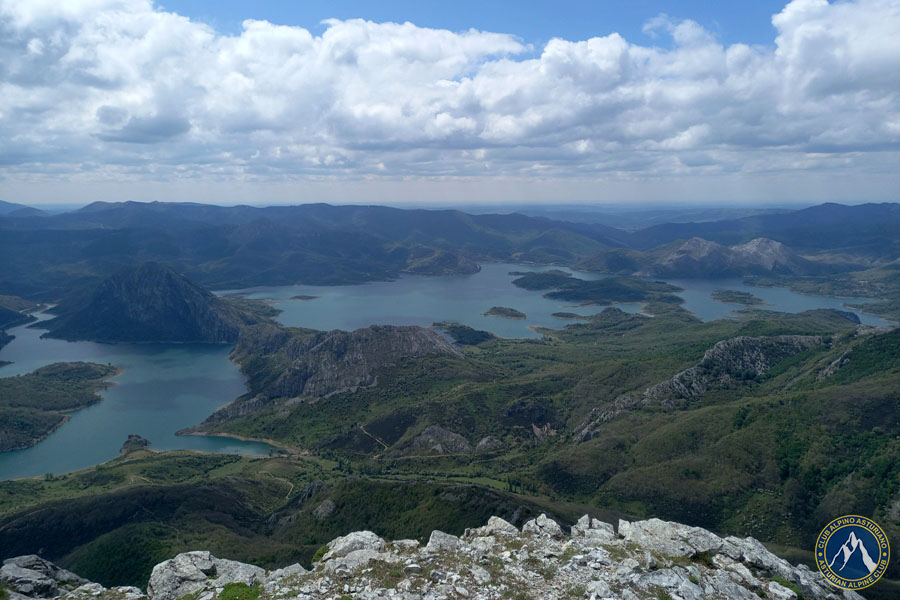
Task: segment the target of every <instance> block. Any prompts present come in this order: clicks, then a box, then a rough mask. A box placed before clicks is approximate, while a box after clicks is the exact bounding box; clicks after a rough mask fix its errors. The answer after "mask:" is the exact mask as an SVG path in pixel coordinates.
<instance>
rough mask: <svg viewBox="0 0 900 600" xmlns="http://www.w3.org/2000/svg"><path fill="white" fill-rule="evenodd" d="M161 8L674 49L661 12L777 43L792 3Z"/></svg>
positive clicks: (742, 38) (737, 37)
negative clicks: (657, 34) (662, 29)
mask: <svg viewBox="0 0 900 600" xmlns="http://www.w3.org/2000/svg"><path fill="white" fill-rule="evenodd" d="M157 4H158V5H159V6H161V7H163V8H165V9H167V10H172V11H175V12H177V13H179V14H182V15H186V16H189V17H191V18H194V19H198V20H200V21H203V22H204V23H208V24H210V25H212V26H213V27H215V28H216V30H217V31H220V32H221V33H227V34H236V33H239V32H240V30H241V23H242V22H243V21H244V19H260V20H266V21H271V22H272V23H277V24H280V25H299V26H301V27H305V28H307V29H310V30H311V31H321V30H322V29H323V27H322V26H320V25H319V23H320V22H321V21H323V20H325V19H331V18H336V19H359V18H361V19H367V20H370V21H378V22H381V21H394V22H400V23H402V22H404V21H411V22H413V23H415V24H416V25H419V26H422V27H434V28H440V29H450V30H452V31H460V30H465V29H469V28H472V27H474V28H476V29H482V30H485V31H496V32H502V33H512V34H514V35H517V36H519V37H521V38H522V39H523V40H524V41H525V42H527V43H529V44H533V45H535V46H537V47H541V46H543V44H544V43H546V42H547V41H548V40H549V39H551V38H554V37H561V38H565V39H568V40H585V39H588V38H591V37H594V36H604V35H608V34H610V33H613V32H618V33H620V34H622V36H623V37H625V38H626V39H628V40H631V41H633V42H635V43H642V44H651V43H654V42H656V43H663V44H668V43H669V40H667V39H662V40H660V39H658V38H651V37H650V36H648V35H646V34H644V33H643V31H642V27H643V25H644V23H646V22H647V21H649V20H650V19H652V18H654V17H656V16H657V15H659V14H661V13H665V14H668V15H669V16H671V17H673V18H675V19H692V20H694V21H697V22H698V23H699V24H700V25H702V26H703V27H705V28H706V29H708V30H709V31H711V32H714V33H715V35H716V37H718V38H719V39H720V40H721V41H722V42H724V43H726V44H733V43H735V42H744V43H749V44H767V45H771V44H772V40H773V38H774V35H775V28H774V27H773V26H772V15H773V14H775V13H777V12H779V11H780V10H781V9H782V8H783V7H784V4H785V2H783V1H775V2H773V1H772V0H681V1H671V0H670V1H668V2H661V1H658V0H657V1H650V0H595V1H594V2H586V1H583V0H581V1H573V0H554V1H553V2H547V1H546V0H522V1H519V2H492V1H490V0H486V1H485V0H482V1H477V0H455V1H453V2H434V1H415V0H389V1H388V0H382V1H374V0H368V1H366V0H355V1H351V2H347V1H330V2H329V1H324V0H301V1H296V2H286V1H284V0H282V1H278V0H254V1H253V2H246V1H244V0H216V1H215V2H210V1H209V0H168V1H165V2H158V3H157Z"/></svg>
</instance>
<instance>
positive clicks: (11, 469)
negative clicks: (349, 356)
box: [0, 326, 272, 479]
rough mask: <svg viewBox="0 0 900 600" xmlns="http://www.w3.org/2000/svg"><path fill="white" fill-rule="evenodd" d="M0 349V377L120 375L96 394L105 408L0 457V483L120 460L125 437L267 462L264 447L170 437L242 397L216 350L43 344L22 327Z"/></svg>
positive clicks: (240, 384)
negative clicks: (93, 371)
mask: <svg viewBox="0 0 900 600" xmlns="http://www.w3.org/2000/svg"><path fill="white" fill-rule="evenodd" d="M9 333H11V334H12V335H15V336H16V339H14V340H13V341H12V342H10V343H9V344H8V345H7V346H5V347H4V348H2V349H0V361H13V364H11V365H7V366H5V367H0V377H7V376H10V375H17V374H20V373H27V372H29V371H33V370H34V369H37V368H38V367H41V366H44V365H48V364H50V363H54V362H62V361H75V360H81V361H89V362H97V363H103V364H106V363H110V364H113V365H116V366H118V367H121V368H122V369H124V370H123V372H122V373H121V374H120V375H118V376H117V377H115V378H113V379H112V380H111V381H112V382H114V385H111V386H110V387H109V388H108V389H107V390H105V391H103V392H101V396H102V397H103V401H102V402H99V403H97V404H94V405H93V406H89V407H87V408H83V409H81V410H78V411H75V412H73V413H71V418H70V419H69V421H68V422H67V423H65V424H63V425H62V426H61V427H59V428H58V429H57V430H56V431H54V432H53V433H51V434H50V436H49V437H47V439H46V440H44V441H43V442H40V443H39V444H37V445H36V446H32V447H31V448H26V449H24V450H16V451H13V452H4V453H0V479H14V478H18V477H31V476H35V475H43V474H45V473H64V472H68V471H73V470H76V469H82V468H84V467H89V466H91V465H95V464H98V463H101V462H105V461H107V460H110V459H112V458H115V457H116V456H118V455H119V448H121V447H122V444H123V443H124V442H125V439H126V438H127V437H128V434H130V433H136V434H138V435H141V436H143V437H144V438H146V439H148V440H150V443H151V444H152V448H153V449H156V450H175V449H189V450H202V451H206V452H229V453H241V454H268V453H269V451H270V450H271V449H272V448H271V446H269V445H268V444H262V443H257V442H242V441H239V440H233V439H230V438H225V437H198V436H176V435H175V432H176V431H178V430H180V429H183V428H185V427H190V426H191V425H196V424H197V423H200V422H201V421H203V420H204V419H206V417H208V416H209V415H210V414H211V413H212V412H213V411H215V410H216V409H217V408H218V407H220V406H222V405H224V404H227V403H229V402H231V401H232V400H234V399H235V398H237V397H238V396H240V395H241V394H243V393H245V391H246V388H245V386H244V378H243V375H241V373H240V371H238V369H237V367H236V366H235V365H234V364H233V363H232V362H231V361H230V360H228V352H229V350H230V347H229V346H225V345H221V344H95V343H92V342H65V341H62V340H53V339H47V338H45V339H41V338H40V336H41V334H42V333H44V331H43V330H39V329H29V328H28V327H25V326H21V327H16V328H13V329H11V330H9Z"/></svg>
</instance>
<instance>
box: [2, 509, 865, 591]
mask: <svg viewBox="0 0 900 600" xmlns="http://www.w3.org/2000/svg"><path fill="white" fill-rule="evenodd" d="M0 582H2V585H3V586H4V588H5V589H6V594H7V595H8V596H9V600H27V599H38V598H62V599H63V600H94V599H97V600H141V599H143V598H146V597H149V598H150V600H268V599H271V600H280V599H285V600H286V599H291V600H311V599H323V600H324V599H335V600H346V599H356V598H359V599H371V600H375V599H403V600H413V599H433V600H439V599H445V598H446V599H450V598H473V599H488V598H511V599H517V598H522V599H525V598H529V599H545V598H546V599H555V598H591V599H600V598H604V599H605V598H614V599H626V600H644V599H653V600H660V599H662V600H665V599H672V600H675V599H683V600H695V599H703V598H713V599H725V600H737V599H744V598H746V599H748V600H758V599H759V598H768V599H771V600H790V599H792V598H806V599H829V600H837V599H841V598H843V599H857V598H858V599H861V597H860V596H859V595H858V594H856V593H854V592H848V591H841V590H838V589H836V588H834V587H831V586H830V585H829V584H828V583H827V582H826V581H825V579H824V578H823V577H822V576H821V575H820V574H819V573H816V572H813V571H811V570H810V569H808V568H807V567H805V566H802V565H801V566H792V565H791V564H789V563H788V562H786V561H784V560H782V559H780V558H778V557H777V556H775V555H773V554H772V553H770V552H769V551H768V550H766V548H765V547H764V546H763V545H762V544H761V543H760V542H758V541H757V540H755V539H753V538H743V539H741V538H735V537H727V538H721V537H719V536H717V535H715V534H713V533H711V532H709V531H707V530H705V529H701V528H699V527H688V526H686V525H681V524H678V523H671V522H666V521H661V520H659V519H650V520H647V521H636V522H626V521H619V527H618V532H616V531H615V530H614V529H613V526H612V525H610V524H608V523H603V522H601V521H598V520H597V519H589V518H588V517H587V516H584V517H582V518H581V520H579V521H578V523H576V525H574V526H573V527H572V528H571V533H570V534H569V535H567V534H565V533H564V532H563V530H562V528H561V527H560V526H559V524H557V523H556V522H555V521H553V520H551V519H549V518H547V517H546V516H544V515H541V516H540V517H538V518H536V519H533V520H531V521H528V522H527V523H525V525H524V526H523V527H522V530H521V531H520V530H519V529H517V528H516V527H515V526H513V525H511V524H510V523H507V522H506V521H504V520H503V519H499V518H497V517H491V518H490V520H489V521H488V523H487V524H486V525H485V526H483V527H479V528H476V529H469V530H467V531H466V532H465V534H464V535H463V536H462V537H461V538H460V537H456V536H453V535H449V534H446V533H443V532H441V531H434V532H433V533H432V534H431V537H430V539H429V540H428V543H427V544H426V545H425V546H421V545H420V544H419V542H418V541H416V540H397V541H393V542H387V541H385V540H383V539H382V538H380V537H378V536H377V535H376V534H374V533H372V532H371V531H358V532H354V533H350V534H348V535H345V536H343V537H339V538H337V539H334V540H332V541H331V542H329V543H328V544H327V545H326V546H323V547H322V548H321V549H320V551H319V552H318V553H317V555H316V557H315V559H314V568H313V570H312V571H308V570H306V569H305V568H303V567H302V566H301V565H299V564H298V565H291V566H288V567H285V568H283V569H279V570H277V571H269V572H267V571H265V570H264V569H261V568H259V567H255V566H253V565H247V564H243V563H240V562H236V561H231V560H223V559H219V558H216V557H214V556H212V555H211V554H210V553H209V552H204V551H197V552H187V553H184V554H179V555H178V556H176V557H175V558H173V559H170V560H167V561H165V562H162V563H160V564H158V565H156V567H155V568H154V569H153V574H152V575H151V577H150V581H149V582H148V585H147V592H146V594H145V593H144V592H142V591H141V590H139V589H137V588H133V587H114V588H109V589H107V588H104V587H103V586H101V585H99V584H97V583H90V582H87V581H86V580H84V579H82V578H80V577H78V576H77V575H75V574H73V573H70V572H68V571H66V570H63V569H61V568H59V567H57V566H56V565H54V564H52V563H50V562H47V561H45V560H43V559H41V558H39V557H37V556H20V557H16V558H11V559H8V560H6V561H5V562H4V564H3V567H2V570H0Z"/></svg>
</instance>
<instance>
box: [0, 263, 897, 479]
mask: <svg viewBox="0 0 900 600" xmlns="http://www.w3.org/2000/svg"><path fill="white" fill-rule="evenodd" d="M536 270H547V267H524V266H521V265H513V264H489V265H484V266H483V268H482V270H481V271H480V272H479V273H475V274H471V275H454V276H447V277H425V276H413V275H409V276H403V277H400V278H399V279H397V280H395V281H386V282H373V283H367V284H364V285H353V286H308V285H296V286H282V287H259V288H252V289H247V290H232V291H229V292H221V293H241V294H244V295H247V296H250V297H252V298H268V299H271V300H272V302H273V304H274V305H275V306H276V307H277V308H279V309H281V310H282V311H283V312H282V313H281V315H279V317H278V318H279V320H280V321H281V322H282V323H283V324H285V325H289V326H296V327H309V328H313V329H323V330H327V329H348V330H352V329H356V328H359V327H366V326H368V325H372V324H395V325H421V326H425V327H427V326H430V325H431V324H432V323H434V322H438V321H456V322H458V323H461V324H463V325H468V326H470V327H474V328H475V329H483V330H486V331H490V332H492V333H494V334H495V335H498V336H501V337H507V338H526V337H538V334H537V333H535V332H534V331H533V330H532V329H530V328H529V327H530V326H537V327H549V328H553V329H559V328H562V327H564V326H565V325H566V324H568V323H570V322H571V321H567V320H564V319H559V318H557V317H554V316H553V313H554V312H572V313H577V314H581V315H591V314H594V313H597V312H599V311H601V310H603V307H598V306H572V305H571V304H566V303H565V302H562V301H559V300H549V299H547V298H544V297H543V295H542V292H534V291H528V290H523V289H520V288H517V287H515V286H514V285H512V280H513V279H515V278H516V277H517V275H514V274H512V273H513V272H522V271H536ZM563 270H566V269H563ZM572 273H573V274H574V275H575V276H577V277H580V278H583V279H596V278H600V277H604V276H603V275H598V274H589V273H576V272H572ZM670 283H673V284H675V285H678V286H679V287H682V288H684V291H682V292H680V293H679V294H680V295H681V296H682V297H683V298H684V300H685V303H684V304H683V306H684V307H685V308H686V309H688V310H690V311H691V312H693V313H694V314H696V315H697V316H698V317H700V318H701V319H703V320H712V319H720V318H729V317H734V316H736V314H735V313H734V311H735V310H740V309H741V308H742V307H741V306H737V305H734V304H724V303H722V302H717V301H715V300H713V299H712V298H711V297H710V294H711V293H712V292H714V291H716V290H719V289H731V290H738V291H746V292H750V293H752V294H754V295H756V296H757V297H759V298H761V299H762V300H763V301H764V302H766V304H765V305H762V306H759V307H758V308H762V309H767V310H779V311H785V312H800V311H804V310H810V309H815V308H837V309H841V310H848V309H847V308H846V307H845V306H844V303H845V302H853V303H857V302H866V301H867V300H864V299H839V298H830V297H826V296H812V295H804V294H798V293H796V292H792V291H790V290H787V289H784V288H763V287H756V286H749V285H745V284H744V283H742V282H741V281H739V280H735V281H728V280H716V281H710V280H679V281H670ZM297 296H301V297H304V298H306V299H295V298H296V297H297ZM492 306H504V307H508V308H514V309H516V310H518V311H521V312H523V313H525V315H526V318H525V319H522V320H511V319H504V318H499V317H490V316H485V315H484V314H483V313H484V312H485V311H487V310H488V309H489V308H491V307H492ZM616 306H618V307H619V308H621V309H622V310H625V311H628V312H639V311H640V310H641V308H642V307H641V305H640V304H638V303H635V304H618V305H616ZM854 312H856V314H857V315H858V316H859V317H860V320H861V321H862V322H863V323H865V324H869V325H876V326H883V325H890V323H889V322H888V321H885V320H883V319H880V318H878V317H874V316H870V315H866V314H864V313H860V312H858V311H854ZM39 318H41V319H45V318H48V315H39ZM9 333H11V334H12V335H14V336H15V339H14V340H13V341H12V342H10V343H9V344H8V345H7V346H5V347H4V348H2V349H0V361H11V362H12V363H13V364H10V365H7V366H5V367H0V377H7V376H10V375H16V374H20V373H27V372H30V371H32V370H34V369H36V368H38V367H41V366H43V365H47V364H50V363H54V362H62V361H90V362H97V363H103V364H107V363H109V364H112V365H115V366H118V367H121V368H122V369H123V372H122V373H121V374H120V375H118V376H117V377H115V378H113V379H112V380H111V383H112V385H110V387H109V388H108V389H106V390H105V391H103V392H101V396H102V397H103V401H102V402H100V403H98V404H95V405H93V406H90V407H87V408H84V409H82V410H79V411H77V412H74V413H72V414H71V419H70V420H69V421H68V422H67V423H65V424H64V425H62V426H61V427H59V428H58V429H57V430H56V431H55V432H53V433H52V434H51V435H50V436H49V437H48V438H47V439H46V440H44V441H43V442H40V443H39V444H37V445H36V446H33V447H31V448H28V449H25V450H18V451H14V452H6V453H0V479H11V478H18V477H32V476H40V475H44V474H45V473H63V472H68V471H72V470H76V469H81V468H85V467H89V466H91V465H95V464H98V463H101V462H104V461H107V460H110V459H112V458H115V457H116V456H118V454H119V448H120V447H121V445H122V443H123V442H124V441H125V439H126V438H127V437H128V434H131V433H136V434H138V435H141V436H143V437H145V438H146V439H148V440H150V442H151V444H152V448H153V449H156V450H173V449H191V450H200V451H205V452H230V453H242V454H257V455H264V454H268V453H269V452H270V451H271V450H272V448H271V446H269V445H267V444H264V443H258V442H243V441H238V440H233V439H230V438H225V437H195V436H176V435H175V432H177V431H179V430H180V429H183V428H185V427H190V426H192V425H196V424H197V423H200V422H201V421H203V420H204V419H206V417H208V416H209V415H210V414H211V413H212V412H213V411H215V410H216V409H217V408H218V407H220V406H222V405H225V404H227V403H229V402H231V401H232V400H234V399H235V398H237V397H238V396H240V395H242V394H244V393H245V392H246V387H245V385H244V378H243V376H242V375H241V373H240V372H239V371H238V369H237V367H236V366H235V365H234V364H233V363H231V361H230V360H229V359H228V353H229V351H230V350H231V347H230V346H228V345H222V344H97V343H92V342H66V341H62V340H54V339H48V338H43V339H42V338H41V337H40V336H41V334H42V333H44V332H43V330H40V329H32V328H28V327H26V326H21V327H16V328H13V329H11V330H9Z"/></svg>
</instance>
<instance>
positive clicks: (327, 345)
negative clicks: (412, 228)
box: [183, 324, 462, 433]
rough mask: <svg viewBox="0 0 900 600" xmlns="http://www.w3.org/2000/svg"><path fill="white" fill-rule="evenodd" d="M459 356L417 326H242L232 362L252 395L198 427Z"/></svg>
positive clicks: (369, 383) (369, 384)
mask: <svg viewBox="0 0 900 600" xmlns="http://www.w3.org/2000/svg"><path fill="white" fill-rule="evenodd" d="M440 355H443V356H452V357H457V358H461V357H462V353H461V352H460V351H459V350H457V349H456V348H455V347H454V346H453V344H451V343H450V342H448V341H447V340H446V339H444V338H443V337H442V336H441V335H440V334H439V333H437V332H436V331H432V330H431V329H424V328H422V327H416V326H400V325H373V326H371V327H366V328H364V329H357V330H356V331H341V330H334V331H316V332H311V331H309V330H296V329H286V328H284V327H280V326H278V325H273V324H259V325H253V326H251V327H245V328H244V329H243V330H242V331H241V335H240V337H239V338H238V342H237V344H236V345H235V347H234V350H233V351H232V353H231V358H232V359H233V360H234V361H235V362H237V363H238V365H240V367H241V370H242V371H243V372H244V373H245V374H246V375H247V376H248V382H247V384H248V386H249V388H250V394H248V395H247V396H246V397H243V398H241V399H239V400H238V401H235V402H233V403H231V404H229V405H227V406H225V407H223V408H221V409H219V410H218V411H216V412H215V413H213V414H212V415H211V416H210V417H209V418H208V419H207V420H206V422H205V423H204V424H203V425H201V426H199V427H198V428H192V429H189V430H185V431H184V432H183V433H190V432H193V431H196V430H202V429H204V427H205V426H206V425H210V424H216V423H222V422H225V421H229V420H231V419H235V418H239V417H242V416H246V415H249V414H253V413H255V412H257V411H259V410H264V409H265V408H267V407H268V406H269V405H270V404H271V403H272V401H273V400H277V399H294V398H304V399H306V400H316V399H320V398H325V397H327V396H330V395H333V394H339V393H342V392H352V391H355V390H357V389H359V388H365V387H372V386H376V385H378V373H379V371H381V370H382V369H384V368H386V367H390V366H393V365H396V364H398V363H399V362H401V361H402V360H405V359H409V358H422V357H426V356H440Z"/></svg>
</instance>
